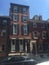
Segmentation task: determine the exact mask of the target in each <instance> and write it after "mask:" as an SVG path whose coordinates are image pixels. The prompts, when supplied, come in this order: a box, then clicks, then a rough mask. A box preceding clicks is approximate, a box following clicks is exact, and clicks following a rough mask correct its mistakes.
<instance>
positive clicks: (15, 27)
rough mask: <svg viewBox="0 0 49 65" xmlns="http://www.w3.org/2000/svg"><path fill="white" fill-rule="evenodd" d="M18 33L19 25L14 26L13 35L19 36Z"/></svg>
mask: <svg viewBox="0 0 49 65" xmlns="http://www.w3.org/2000/svg"><path fill="white" fill-rule="evenodd" d="M17 33H18V25H17V24H13V34H16V35H17Z"/></svg>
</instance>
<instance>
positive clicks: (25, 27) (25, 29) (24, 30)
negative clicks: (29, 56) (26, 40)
mask: <svg viewBox="0 0 49 65" xmlns="http://www.w3.org/2000/svg"><path fill="white" fill-rule="evenodd" d="M27 33H28V31H27V25H23V34H24V35H27Z"/></svg>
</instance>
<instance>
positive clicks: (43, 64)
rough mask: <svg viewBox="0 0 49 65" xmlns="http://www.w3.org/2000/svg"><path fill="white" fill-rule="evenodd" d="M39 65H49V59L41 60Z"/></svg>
mask: <svg viewBox="0 0 49 65" xmlns="http://www.w3.org/2000/svg"><path fill="white" fill-rule="evenodd" d="M37 65H49V57H46V58H41V59H39V60H38V63H37Z"/></svg>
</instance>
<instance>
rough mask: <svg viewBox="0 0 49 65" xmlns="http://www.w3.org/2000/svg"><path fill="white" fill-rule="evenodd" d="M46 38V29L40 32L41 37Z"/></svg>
mask: <svg viewBox="0 0 49 65" xmlns="http://www.w3.org/2000/svg"><path fill="white" fill-rule="evenodd" d="M45 38H46V31H43V32H42V39H45Z"/></svg>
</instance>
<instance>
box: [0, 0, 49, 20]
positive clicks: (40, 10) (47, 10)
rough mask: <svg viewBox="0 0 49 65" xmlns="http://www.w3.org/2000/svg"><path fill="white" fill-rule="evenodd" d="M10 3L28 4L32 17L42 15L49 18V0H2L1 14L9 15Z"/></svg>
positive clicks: (0, 2)
mask: <svg viewBox="0 0 49 65" xmlns="http://www.w3.org/2000/svg"><path fill="white" fill-rule="evenodd" d="M10 3H16V4H22V5H28V6H29V7H30V9H29V11H30V18H32V17H33V16H34V15H42V17H43V19H44V20H46V19H48V18H49V0H0V15H9V8H10Z"/></svg>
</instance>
